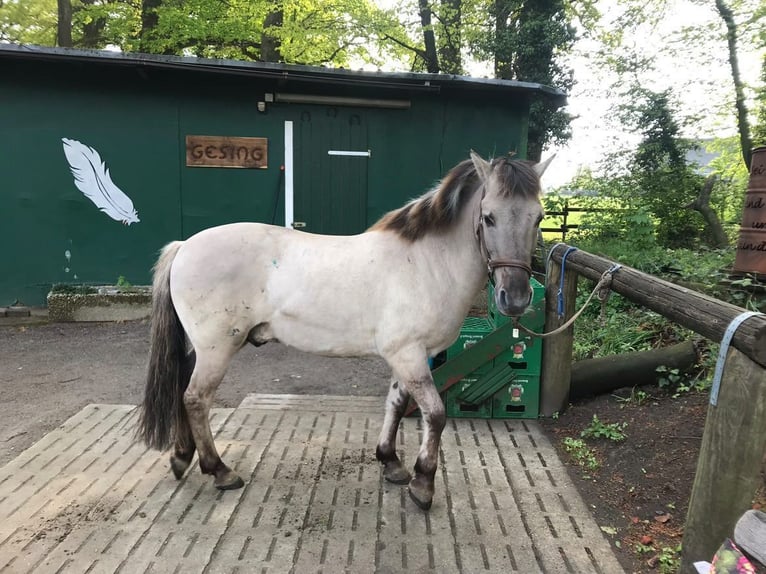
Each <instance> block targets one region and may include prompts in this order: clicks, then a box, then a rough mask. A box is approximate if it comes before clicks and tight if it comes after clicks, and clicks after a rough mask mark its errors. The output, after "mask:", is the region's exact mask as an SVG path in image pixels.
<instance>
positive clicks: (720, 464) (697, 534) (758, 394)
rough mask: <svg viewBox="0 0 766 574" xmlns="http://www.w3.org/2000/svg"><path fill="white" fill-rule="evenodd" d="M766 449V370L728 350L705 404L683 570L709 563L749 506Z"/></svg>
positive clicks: (685, 572) (742, 355)
mask: <svg viewBox="0 0 766 574" xmlns="http://www.w3.org/2000/svg"><path fill="white" fill-rule="evenodd" d="M765 451H766V369H764V368H763V367H761V366H760V365H758V364H757V363H755V362H754V361H752V360H750V359H749V358H748V357H746V356H745V355H744V354H743V353H741V352H740V351H738V350H736V349H734V348H731V349H730V350H729V353H728V359H727V361H726V368H725V370H724V373H723V377H722V380H721V389H720V393H719V395H718V406H715V407H714V406H712V405H711V406H709V407H708V414H707V418H706V420H705V432H704V435H703V436H702V446H701V449H700V455H699V461H698V463H697V473H696V474H695V476H694V486H693V489H692V495H691V499H690V500H689V511H688V514H687V517H686V526H685V527H684V538H683V552H682V562H681V572H682V573H683V574H692V573H694V572H696V570H695V569H694V566H693V563H694V562H696V561H698V560H706V561H710V560H711V559H712V557H713V555H714V554H715V552H716V550H718V548H719V546H720V545H721V543H723V541H724V540H725V539H726V538H731V537H732V536H733V535H734V525H735V524H736V522H737V520H738V519H739V518H740V516H742V514H743V513H744V512H745V511H746V510H748V509H749V508H750V507H751V504H752V499H753V496H754V495H755V491H756V489H757V488H758V481H759V477H760V472H759V471H760V468H761V464H762V461H763V455H764V452H765Z"/></svg>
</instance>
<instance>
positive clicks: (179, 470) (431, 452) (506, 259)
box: [137, 151, 552, 510]
mask: <svg viewBox="0 0 766 574" xmlns="http://www.w3.org/2000/svg"><path fill="white" fill-rule="evenodd" d="M550 159H552V158H549V159H548V160H547V161H546V162H543V163H537V164H536V163H533V162H529V161H526V160H517V159H511V158H510V157H500V158H495V159H492V160H490V161H487V160H484V159H483V158H481V157H480V156H479V155H478V154H476V153H475V152H473V151H471V153H470V159H466V160H464V161H462V162H461V163H459V164H458V165H457V166H455V167H454V168H452V169H451V170H450V171H449V172H448V173H447V175H446V176H444V178H443V179H442V180H441V181H440V182H439V183H438V184H437V186H436V187H435V188H433V189H432V190H430V191H428V192H427V193H425V194H424V195H422V196H421V197H419V198H417V199H414V200H412V201H411V202H409V203H407V204H406V205H404V206H403V207H401V208H399V209H396V210H394V211H391V212H389V213H387V214H386V215H384V216H383V217H382V218H381V219H380V220H379V221H378V222H377V223H375V224H374V225H372V227H370V228H369V229H368V230H367V231H365V232H363V233H361V234H358V235H352V236H330V235H315V234H311V233H306V232H301V231H296V230H293V229H289V228H283V227H277V226H272V225H266V224H261V223H232V224H227V225H221V226H217V227H212V228H209V229H206V230H203V231H200V232H199V233H197V234H196V235H193V236H192V237H190V238H188V239H187V240H185V241H174V242H171V243H169V244H167V245H166V246H165V247H164V248H163V249H162V251H161V253H160V256H159V258H158V260H157V262H156V264H155V266H154V269H153V294H152V299H153V301H152V320H151V335H150V352H149V363H148V374H147V380H146V388H145V395H144V400H143V404H142V405H141V406H140V416H139V422H138V427H137V433H138V437H139V438H140V439H142V440H143V441H144V442H145V443H146V445H147V446H149V447H151V448H155V449H158V450H166V449H168V448H169V447H170V446H171V444H172V446H173V450H172V452H171V455H170V466H171V469H172V471H173V473H174V475H175V477H176V478H177V479H180V478H181V477H182V476H183V474H184V472H185V471H186V470H187V468H188V467H189V466H190V465H191V461H192V457H193V455H194V452H195V449H196V450H197V452H198V453H199V466H200V469H201V471H202V473H204V474H210V475H213V477H214V480H213V483H214V485H215V487H216V488H218V489H220V490H229V489H237V488H241V487H242V486H244V482H243V480H242V478H240V477H239V476H238V475H237V474H236V473H235V472H234V471H232V470H231V469H230V468H229V467H228V466H226V464H224V462H223V461H222V460H221V458H220V456H219V454H218V452H217V450H216V447H215V444H214V441H213V435H212V433H211V430H210V424H209V421H208V416H209V412H210V407H211V404H212V402H213V396H214V393H215V391H216V389H217V388H218V386H219V384H220V383H221V381H222V379H223V377H224V374H225V372H226V370H227V367H228V365H229V363H230V361H231V360H232V358H233V357H234V355H235V354H236V353H237V352H238V351H239V350H240V349H242V348H243V347H244V346H245V345H246V344H248V343H251V344H253V345H256V346H259V345H263V344H265V343H267V342H269V341H280V342H282V343H283V344H286V345H289V346H292V347H295V348H297V349H300V350H302V351H307V352H311V353H316V354H321V355H326V356H337V357H351V356H373V355H379V356H380V357H382V358H383V359H384V360H385V361H386V362H387V364H388V365H389V366H390V368H391V371H392V378H391V382H390V386H389V390H388V395H387V398H386V406H385V415H384V421H383V426H382V429H381V431H380V437H379V439H378V444H377V448H376V457H377V459H378V461H380V463H381V464H382V465H383V476H384V478H385V479H386V480H387V481H389V482H392V483H395V484H401V485H405V484H407V485H409V494H410V497H411V498H412V500H413V501H414V503H415V504H416V505H417V506H418V507H420V508H421V509H423V510H428V509H430V507H431V504H432V501H433V497H434V476H435V474H436V470H437V465H438V458H437V457H438V451H439V443H440V440H441V434H442V431H443V429H444V426H445V424H446V416H445V409H444V404H443V403H442V400H441V397H440V396H439V393H438V391H437V389H436V388H435V386H434V382H433V379H432V377H431V371H430V368H429V362H428V360H429V357H433V356H435V355H436V354H437V353H439V352H440V351H442V350H444V349H446V348H447V347H448V346H449V345H450V344H451V343H452V342H454V341H455V340H456V339H457V336H458V334H459V332H460V328H461V326H462V323H463V319H464V318H465V316H466V315H467V314H468V311H469V310H470V307H471V304H472V302H473V301H474V300H475V298H476V296H477V295H478V294H479V292H480V291H481V289H482V288H483V287H484V285H485V284H486V281H487V275H488V274H489V276H490V279H493V280H494V282H495V299H496V303H497V308H498V310H499V311H500V312H501V313H503V314H505V315H507V316H511V317H518V316H520V315H522V314H523V313H524V311H525V309H526V308H527V307H528V305H529V302H530V300H531V296H532V291H531V288H530V284H529V279H530V275H531V268H530V265H531V258H532V253H533V251H534V247H535V243H536V239H537V233H538V227H539V224H540V221H541V220H542V217H543V209H542V205H541V201H540V193H541V192H540V176H541V175H542V173H543V172H544V171H545V168H546V167H547V165H548V163H549V162H550ZM410 397H412V399H414V401H415V402H416V403H417V405H418V406H419V407H420V412H421V416H422V423H423V438H422V443H421V445H420V449H419V451H418V455H417V459H416V462H415V465H414V469H413V470H414V477H413V476H412V475H411V474H410V472H409V471H408V470H407V469H406V468H405V467H404V465H403V464H402V462H401V461H400V460H399V457H398V456H397V453H396V434H397V430H398V428H399V422H400V421H401V418H402V416H403V414H404V411H405V409H406V407H407V404H408V402H409V400H410Z"/></svg>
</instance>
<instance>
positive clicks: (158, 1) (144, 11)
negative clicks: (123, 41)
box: [138, 0, 162, 52]
mask: <svg viewBox="0 0 766 574" xmlns="http://www.w3.org/2000/svg"><path fill="white" fill-rule="evenodd" d="M161 5H162V0H143V1H142V2H141V31H140V32H139V36H138V37H139V50H140V51H141V52H152V51H153V50H152V49H151V41H152V40H154V39H155V37H156V36H155V31H156V29H157V24H158V23H159V19H160V18H159V14H157V9H158V8H159V7H160V6H161Z"/></svg>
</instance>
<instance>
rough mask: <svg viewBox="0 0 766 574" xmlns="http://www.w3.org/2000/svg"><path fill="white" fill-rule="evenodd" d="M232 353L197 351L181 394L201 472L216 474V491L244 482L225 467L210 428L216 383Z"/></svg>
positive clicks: (220, 377)
mask: <svg viewBox="0 0 766 574" xmlns="http://www.w3.org/2000/svg"><path fill="white" fill-rule="evenodd" d="M232 354H233V353H221V352H216V351H208V352H205V353H202V352H199V350H197V364H196V365H195V367H194V372H193V373H192V376H191V382H190V383H189V387H188V388H187V389H186V392H185V393H184V405H185V406H186V412H187V414H188V416H189V426H190V428H191V433H192V435H193V438H194V442H195V443H196V446H197V451H198V452H199V466H200V469H201V470H202V472H203V473H204V474H212V475H213V476H214V477H215V480H214V484H215V487H216V488H217V489H219V490H233V489H236V488H242V487H243V486H244V484H245V483H244V482H243V481H242V479H241V478H240V477H239V476H237V474H236V473H235V472H234V471H232V470H231V469H230V468H229V467H228V466H226V465H225V464H224V463H223V461H222V460H221V457H220V456H219V455H218V451H217V450H216V448H215V442H214V440H213V433H212V431H211V430H210V420H209V416H210V406H211V405H212V403H213V396H214V395H215V390H216V389H217V388H218V385H219V384H221V381H222V380H223V376H224V374H225V373H226V369H227V367H228V365H229V361H230V360H231V356H232Z"/></svg>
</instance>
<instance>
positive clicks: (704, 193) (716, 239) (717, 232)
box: [686, 175, 729, 248]
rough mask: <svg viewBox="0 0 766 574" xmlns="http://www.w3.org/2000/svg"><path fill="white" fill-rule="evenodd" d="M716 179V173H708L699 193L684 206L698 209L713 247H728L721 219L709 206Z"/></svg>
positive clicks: (727, 239)
mask: <svg viewBox="0 0 766 574" xmlns="http://www.w3.org/2000/svg"><path fill="white" fill-rule="evenodd" d="M717 181H718V176H717V175H710V176H708V178H707V179H706V180H705V185H703V186H702V189H701V190H700V194H699V196H698V197H697V199H695V200H694V201H692V202H691V203H690V204H689V205H687V206H686V207H688V208H691V209H693V210H695V211H698V212H699V213H700V215H702V218H703V219H704V220H705V223H706V224H707V227H708V229H709V230H710V233H711V235H712V238H713V247H717V248H721V247H728V245H729V238H728V237H726V232H725V231H724V229H723V225H721V220H720V219H719V218H718V214H717V213H716V212H715V211H714V210H713V208H712V207H710V195H711V194H712V193H713V187H714V186H715V183H716V182H717Z"/></svg>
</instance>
